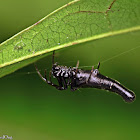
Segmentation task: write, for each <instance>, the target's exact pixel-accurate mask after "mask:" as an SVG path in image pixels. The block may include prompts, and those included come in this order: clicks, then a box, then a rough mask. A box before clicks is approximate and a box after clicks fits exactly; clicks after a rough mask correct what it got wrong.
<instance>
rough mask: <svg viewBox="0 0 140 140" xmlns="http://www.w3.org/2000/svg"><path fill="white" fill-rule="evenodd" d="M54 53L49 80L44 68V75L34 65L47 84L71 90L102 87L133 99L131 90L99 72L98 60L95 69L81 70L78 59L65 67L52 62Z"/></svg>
mask: <svg viewBox="0 0 140 140" xmlns="http://www.w3.org/2000/svg"><path fill="white" fill-rule="evenodd" d="M54 54H55V51H53V55H52V70H51V71H50V74H49V80H48V79H47V75H46V73H47V71H46V70H45V77H43V76H42V75H41V73H40V72H39V70H38V68H37V66H36V65H35V68H36V71H37V73H38V75H39V76H40V77H41V79H42V80H43V81H45V82H46V83H47V84H49V85H51V86H53V87H55V88H56V89H58V90H66V89H67V88H68V87H69V86H70V88H71V90H72V91H75V90H77V89H78V88H89V87H90V88H98V89H104V90H108V91H111V92H115V93H117V94H118V95H120V96H122V98H123V99H124V100H125V101H126V102H132V101H134V99H135V94H134V92H133V91H131V90H129V89H127V88H126V87H124V86H123V85H121V84H120V83H119V82H118V81H116V80H113V79H111V78H108V77H107V76H104V75H102V74H100V72H99V67H100V62H99V63H98V66H97V68H96V69H94V66H93V67H92V69H91V70H82V69H78V67H79V61H77V64H76V67H67V66H60V65H58V64H57V62H56V63H54ZM52 76H53V77H54V78H56V79H57V81H58V85H57V84H54V83H53V82H52V80H51V77H52Z"/></svg>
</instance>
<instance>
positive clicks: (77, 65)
mask: <svg viewBox="0 0 140 140" xmlns="http://www.w3.org/2000/svg"><path fill="white" fill-rule="evenodd" d="M78 67H79V60H78V61H77V64H76V73H77V71H78Z"/></svg>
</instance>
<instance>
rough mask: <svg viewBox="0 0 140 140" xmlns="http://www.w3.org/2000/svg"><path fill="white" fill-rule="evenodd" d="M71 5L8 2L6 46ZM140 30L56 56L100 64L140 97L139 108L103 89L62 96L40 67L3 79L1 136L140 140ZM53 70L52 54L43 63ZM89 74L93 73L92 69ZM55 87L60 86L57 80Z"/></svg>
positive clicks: (2, 14)
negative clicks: (15, 35)
mask: <svg viewBox="0 0 140 140" xmlns="http://www.w3.org/2000/svg"><path fill="white" fill-rule="evenodd" d="M68 2H69V1H68V0H61V1H60V0H51V1H48V0H40V1H33V0H24V1H18V0H12V1H11V0H6V1H1V4H0V42H3V41H4V40H6V39H8V38H10V37H11V36H12V35H14V34H16V33H17V32H19V31H21V30H23V29H24V28H26V27H28V26H30V25H32V24H33V23H35V22H37V21H38V20H40V19H41V18H43V17H44V16H46V15H47V14H49V13H50V12H52V11H53V10H55V9H57V8H59V7H60V6H62V5H64V4H66V3H68ZM139 38H140V31H137V32H132V33H127V34H122V35H118V36H113V37H108V38H103V39H99V40H96V41H92V42H86V43H83V44H79V45H75V46H72V47H68V48H66V49H62V50H59V51H56V56H55V60H56V61H57V62H58V63H59V64H61V65H67V66H75V65H76V63H77V60H79V61H80V66H81V67H82V66H92V65H96V64H97V63H98V61H100V62H101V67H100V72H101V73H102V74H104V75H107V76H108V77H112V78H113V79H116V80H118V81H120V82H121V83H123V84H124V85H125V86H126V87H128V88H130V89H131V90H133V91H134V92H135V93H136V96H137V99H136V101H135V102H134V103H131V104H128V103H125V102H124V101H123V100H122V98H121V97H120V96H117V95H116V94H114V93H110V92H107V91H103V90H98V89H79V90H77V91H75V92H71V91H70V90H69V89H68V90H66V91H58V90H56V89H54V88H52V87H50V86H48V85H46V84H45V83H44V82H43V81H42V80H41V79H40V78H39V77H38V75H37V74H36V72H35V69H34V65H29V66H27V67H25V68H23V69H20V70H18V71H17V72H15V73H13V74H10V75H8V76H5V77H3V78H1V79H0V112H1V113H0V114H1V115H0V136H2V135H6V134H7V135H8V136H12V137H13V140H25V139H26V140H39V139H40V140H45V139H46V140H93V139H95V140H132V139H133V140H139V139H140V135H139V131H140V130H139V129H140V109H139V107H140V96H139V90H140V86H139V84H140V65H139V64H140V62H139V60H140V55H139V52H140V40H139ZM37 66H38V67H39V69H40V70H41V72H42V74H43V73H44V72H43V70H44V69H45V68H47V70H48V71H49V70H50V69H51V55H50V56H47V57H45V58H43V59H42V60H40V61H38V62H37ZM85 69H91V67H86V68H85ZM54 82H56V81H55V80H54Z"/></svg>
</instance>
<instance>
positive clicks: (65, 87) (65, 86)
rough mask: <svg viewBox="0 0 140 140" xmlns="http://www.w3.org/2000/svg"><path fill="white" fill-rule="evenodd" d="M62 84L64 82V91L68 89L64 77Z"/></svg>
mask: <svg viewBox="0 0 140 140" xmlns="http://www.w3.org/2000/svg"><path fill="white" fill-rule="evenodd" d="M62 82H63V85H64V89H67V88H68V86H67V83H66V79H65V78H64V77H62Z"/></svg>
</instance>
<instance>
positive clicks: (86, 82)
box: [86, 66, 94, 83]
mask: <svg viewBox="0 0 140 140" xmlns="http://www.w3.org/2000/svg"><path fill="white" fill-rule="evenodd" d="M93 70H94V66H92V69H91V73H90V75H89V77H88V80H86V83H88V82H89V79H90V77H91V74H92V72H93Z"/></svg>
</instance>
